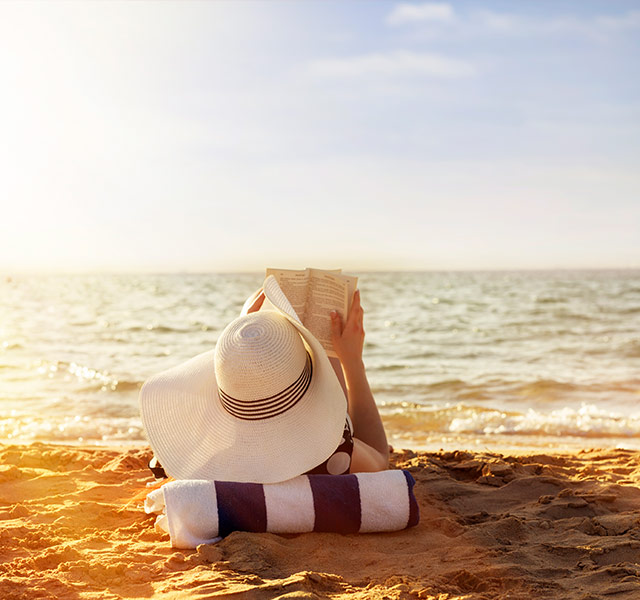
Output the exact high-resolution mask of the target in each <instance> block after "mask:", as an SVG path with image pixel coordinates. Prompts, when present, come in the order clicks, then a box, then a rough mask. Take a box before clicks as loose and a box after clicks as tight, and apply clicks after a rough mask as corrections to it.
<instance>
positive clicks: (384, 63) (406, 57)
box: [310, 50, 476, 78]
mask: <svg viewBox="0 0 640 600" xmlns="http://www.w3.org/2000/svg"><path fill="white" fill-rule="evenodd" d="M310 69H311V72H312V73H313V74H314V75H318V76H321V77H348V78H351V77H366V76H369V75H376V76H382V77H393V76H405V75H422V76H428V77H443V78H457V77H468V76H470V75H473V74H475V72H476V70H475V68H474V66H473V65H472V64H471V63H469V62H467V61H464V60H459V59H457V58H449V57H447V56H442V55H440V54H433V53H419V52H409V51H406V50H396V51H393V52H387V53H372V54H362V55H360V56H350V57H346V58H327V59H320V60H316V61H314V62H313V63H311V67H310Z"/></svg>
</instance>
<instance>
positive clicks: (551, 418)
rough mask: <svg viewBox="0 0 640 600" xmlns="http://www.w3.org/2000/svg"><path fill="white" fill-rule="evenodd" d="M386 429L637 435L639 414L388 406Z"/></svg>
mask: <svg viewBox="0 0 640 600" xmlns="http://www.w3.org/2000/svg"><path fill="white" fill-rule="evenodd" d="M382 414H383V419H384V421H385V424H386V425H387V426H388V428H389V429H392V430H403V431H405V432H413V435H414V437H415V433H418V432H419V431H423V432H429V433H430V434H431V435H433V434H434V433H440V434H445V435H446V434H466V435H477V436H484V435H491V436H502V435H504V436H513V435H521V436H524V435H527V436H551V437H558V438H560V437H563V436H572V437H585V438H592V437H599V438H640V415H631V416H629V415H623V414H620V413H615V412H610V411H605V410H602V409H600V408H598V407H597V406H595V405H593V404H586V403H584V404H582V405H581V406H580V407H579V408H572V407H563V408H560V409H557V410H552V411H549V412H543V411H538V410H534V409H529V410H528V411H526V412H518V411H501V410H496V409H492V408H478V407H475V406H469V405H465V404H456V405H452V406H446V407H437V406H432V407H416V405H415V404H414V405H412V406H406V407H403V406H401V405H399V404H397V405H395V406H393V405H387V406H386V407H384V408H383V410H382Z"/></svg>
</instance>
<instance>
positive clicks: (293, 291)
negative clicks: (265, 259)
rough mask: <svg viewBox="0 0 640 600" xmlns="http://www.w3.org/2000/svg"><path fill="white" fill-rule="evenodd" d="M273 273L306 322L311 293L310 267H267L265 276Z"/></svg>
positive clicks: (299, 315)
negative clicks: (309, 294) (303, 268)
mask: <svg viewBox="0 0 640 600" xmlns="http://www.w3.org/2000/svg"><path fill="white" fill-rule="evenodd" d="M269 275H273V276H274V277H275V278H276V281H277V282H278V285H279V286H280V288H281V289H282V291H283V292H284V295H285V296H286V297H287V299H288V300H289V303H290V304H291V306H292V307H293V310H295V311H296V314H297V315H298V317H299V318H300V320H301V321H302V322H303V323H304V320H305V317H306V314H305V313H306V308H307V295H308V293H309V269H305V270H304V271H301V270H295V269H267V273H266V275H265V277H269Z"/></svg>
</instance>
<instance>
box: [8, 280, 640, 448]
mask: <svg viewBox="0 0 640 600" xmlns="http://www.w3.org/2000/svg"><path fill="white" fill-rule="evenodd" d="M353 274H354V275H357V276H358V277H359V287H360V289H361V295H362V303H363V306H364V309H365V330H366V340H365V349H364V359H365V364H366V367H367V373H368V377H369V381H370V383H371V387H372V389H373V392H374V396H375V398H376V402H377V404H378V407H379V410H380V413H381V415H382V418H383V421H384V424H385V427H386V430H387V432H388V437H389V442H390V443H391V444H392V445H393V446H394V448H408V449H414V450H439V449H445V450H451V449H468V450H474V451H501V452H517V451H527V452H529V451H532V452H538V451H540V452H542V451H548V450H555V451H563V450H565V451H572V452H573V451H578V450H580V449H588V448H616V447H624V448H631V449H640V271H637V270H620V271H614V270H611V271H521V272H505V271H500V272H385V273H371V272H366V273H353ZM262 279H263V275H262V274H260V273H253V274H247V273H243V274H216V273H176V274H72V275H69V274H67V275H53V274H48V275H35V274H11V275H3V276H2V277H1V278H0V440H1V441H3V442H5V443H29V442H34V441H41V442H54V443H64V444H82V445H118V446H123V445H130V444H131V445H142V444H146V438H145V432H144V430H143V427H142V424H141V421H140V416H139V408H138V394H139V390H140V387H141V386H142V384H143V382H144V381H145V379H146V378H148V377H149V376H150V375H152V374H154V373H156V372H159V371H162V370H164V369H167V368H169V367H172V366H174V365H176V364H179V363H181V362H182V361H185V360H187V359H189V358H191V357H192V356H195V355H196V354H199V353H201V352H204V351H206V350H209V349H211V348H213V347H214V346H215V344H216V340H217V338H218V336H219V334H220V332H221V331H222V330H223V329H224V327H225V326H226V325H227V323H229V322H230V321H231V320H232V319H234V318H235V317H236V316H237V315H238V313H239V311H240V308H241V306H242V304H243V302H244V300H245V299H246V297H247V296H249V295H250V294H251V293H252V292H253V291H254V290H255V289H257V288H258V287H259V286H260V285H261V283H262Z"/></svg>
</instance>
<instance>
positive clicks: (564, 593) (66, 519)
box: [0, 444, 640, 600]
mask: <svg viewBox="0 0 640 600" xmlns="http://www.w3.org/2000/svg"><path fill="white" fill-rule="evenodd" d="M149 457H150V453H149V451H148V449H146V448H138V449H105V448H82V447H71V446H54V445H46V444H33V445H28V446H0V519H1V521H2V523H1V527H0V536H1V543H0V598H2V600H13V599H18V598H20V599H22V598H29V599H32V598H56V599H69V600H72V599H90V598H91V599H101V600H105V599H111V598H167V599H168V598H226V597H229V598H238V599H240V598H248V599H254V598H255V599H262V598H265V599H266V598H290V599H294V598H298V599H313V598H354V599H355V598H358V599H359V598H374V599H380V600H382V599H383V598H385V599H392V600H395V599H403V598H407V599H408V598H423V599H438V600H454V599H460V600H461V599H478V600H479V599H485V600H501V599H507V598H508V599H510V600H516V599H530V598H535V599H540V598H553V599H568V600H573V599H575V600H578V599H579V600H595V599H601V598H602V599H608V598H611V599H615V600H622V599H625V600H626V599H628V600H632V599H634V600H637V599H638V598H640V452H632V451H625V450H590V451H584V452H580V453H578V454H573V455H571V454H567V455H562V454H557V455H553V456H549V455H529V456H506V455H504V456H503V455H500V454H491V453H487V454H481V453H475V454H471V453H466V452H436V453H423V452H421V453H414V452H410V451H405V452H399V453H395V454H394V456H393V464H394V466H396V467H401V468H406V469H409V470H410V471H411V473H412V474H413V476H414V477H415V478H416V481H417V484H416V488H415V490H416V495H417V498H418V501H419V504H420V509H421V521H420V525H419V526H418V527H415V528H413V529H409V530H405V531H401V532H396V533H386V534H364V535H335V534H318V533H310V534H303V535H289V536H279V535H273V534H251V533H244V532H236V533H233V534H231V535H230V536H228V537H227V538H225V539H224V540H222V541H221V542H220V543H218V544H217V545H213V546H200V547H199V548H198V549H197V550H195V551H177V550H174V549H172V548H171V547H170V545H169V539H168V536H165V535H162V534H160V533H157V532H156V531H155V530H154V527H153V522H154V518H153V516H149V515H146V514H145V513H144V512H143V510H142V504H141V501H133V502H131V499H132V498H134V497H135V495H136V494H137V493H138V492H140V491H141V490H143V489H144V488H145V484H146V483H147V482H148V481H150V476H149V472H148V470H147V468H146V466H145V465H146V462H147V460H148V459H149Z"/></svg>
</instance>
